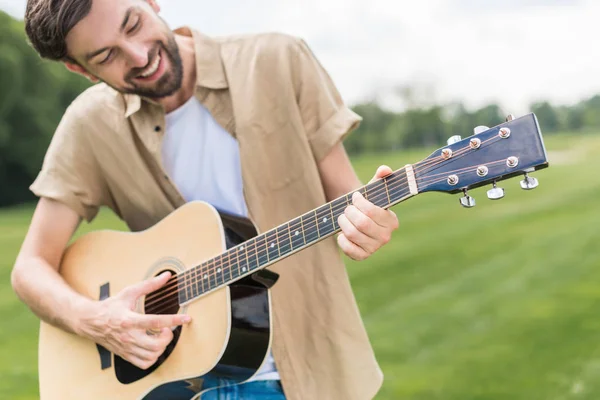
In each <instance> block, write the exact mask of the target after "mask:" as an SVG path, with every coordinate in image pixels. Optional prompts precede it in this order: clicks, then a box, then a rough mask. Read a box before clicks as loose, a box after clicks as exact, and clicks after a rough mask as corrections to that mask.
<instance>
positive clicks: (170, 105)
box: [158, 34, 196, 113]
mask: <svg viewBox="0 0 600 400" xmlns="http://www.w3.org/2000/svg"><path fill="white" fill-rule="evenodd" d="M175 41H176V42H177V46H178V47H179V53H180V55H181V61H182V63H183V79H182V81H181V88H180V89H179V90H178V91H176V92H175V93H173V94H172V95H171V96H168V97H163V98H161V99H160V100H159V101H158V102H159V103H160V104H161V105H162V106H163V107H164V109H165V112H167V113H169V112H171V111H173V110H175V109H177V108H179V107H180V106H182V105H183V104H184V103H185V102H187V101H188V100H189V99H190V98H191V97H192V96H193V95H194V88H195V87H196V51H195V48H194V39H193V38H191V37H187V36H182V35H178V34H175Z"/></svg>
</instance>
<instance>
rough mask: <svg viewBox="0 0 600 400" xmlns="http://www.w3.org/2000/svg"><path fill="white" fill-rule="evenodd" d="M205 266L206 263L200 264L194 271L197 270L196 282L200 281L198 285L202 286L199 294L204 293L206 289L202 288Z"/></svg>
mask: <svg viewBox="0 0 600 400" xmlns="http://www.w3.org/2000/svg"><path fill="white" fill-rule="evenodd" d="M206 264H207V263H202V264H200V267H196V269H197V270H198V280H199V281H200V285H202V292H200V293H204V292H205V291H206V289H205V288H204V278H203V275H204V271H205V269H206Z"/></svg>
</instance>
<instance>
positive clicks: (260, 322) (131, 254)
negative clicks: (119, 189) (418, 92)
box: [39, 202, 277, 400]
mask: <svg viewBox="0 0 600 400" xmlns="http://www.w3.org/2000/svg"><path fill="white" fill-rule="evenodd" d="M255 234H256V230H255V229H254V227H253V225H252V224H251V223H250V222H249V221H247V220H244V219H239V218H233V217H230V216H227V215H226V214H219V213H218V212H217V211H216V210H215V209H214V208H213V207H212V206H210V205H208V204H207V203H204V202H191V203H188V204H186V205H184V206H182V207H180V208H179V209H177V210H176V211H174V212H173V213H172V214H170V215H169V216H167V217H166V218H165V219H163V220H162V221H161V222H159V223H158V224H156V225H155V226H153V227H152V228H150V229H148V230H146V231H143V232H137V233H130V232H116V231H97V232H93V233H89V234H87V235H84V236H82V237H81V238H80V239H78V240H77V241H76V242H74V243H73V244H72V245H71V246H70V247H69V248H68V249H67V250H66V252H65V256H64V258H63V260H62V263H61V267H60V273H61V275H62V276H63V277H64V279H65V280H66V281H67V282H68V284H69V285H71V286H72V287H73V288H74V289H75V290H76V291H78V292H79V293H81V294H83V295H84V296H87V297H89V298H91V299H96V300H99V299H103V298H105V297H107V296H109V295H114V294H116V293H118V292H119V291H121V290H122V289H124V288H125V287H127V286H130V285H132V284H134V283H137V282H140V281H142V280H144V279H147V278H149V277H152V276H156V275H158V274H160V273H161V272H163V271H165V270H169V271H172V272H173V273H179V272H182V271H184V270H186V269H187V268H190V267H192V266H194V265H197V264H199V263H201V262H203V261H205V260H207V259H210V258H211V257H215V256H217V255H218V254H221V253H222V252H223V251H225V250H226V249H227V248H228V247H231V246H234V245H236V244H238V243H240V242H241V241H244V240H247V239H248V238H249V237H252V236H253V235H255ZM276 279H277V274H275V273H273V272H270V271H267V270H262V271H258V272H256V273H254V274H253V275H250V276H248V277H246V278H243V279H241V280H239V281H236V282H234V283H232V284H231V285H229V286H225V287H222V288H220V289H217V290H215V291H213V292H211V293H208V294H206V295H204V296H202V297H200V298H198V299H196V300H195V301H192V302H189V303H188V304H184V305H183V306H181V307H180V306H179V305H175V306H174V309H173V308H171V309H165V310H161V313H168V314H171V313H177V312H179V313H186V314H188V315H190V316H191V317H192V322H191V323H190V324H187V325H185V326H183V327H178V328H176V329H175V330H174V338H173V341H172V342H171V344H170V345H169V346H168V347H167V349H166V350H165V353H164V354H163V355H162V356H161V357H160V358H159V360H158V361H157V362H156V364H155V365H153V366H152V367H150V368H149V369H147V370H141V369H139V368H137V367H135V366H133V365H132V364H130V363H128V362H127V361H125V360H123V359H122V358H120V357H118V356H115V355H113V354H110V353H108V351H107V350H106V349H104V348H102V347H100V346H97V345H96V344H95V343H93V342H92V341H89V340H86V339H83V338H81V337H79V336H77V335H74V334H70V333H67V332H64V331H63V330H60V329H58V328H55V327H53V326H51V325H49V324H46V323H44V322H42V323H41V326H40V337H39V379H40V395H41V399H42V400H46V399H48V400H54V399H60V400H64V399H113V398H123V399H144V400H155V399H162V400H167V399H169V400H170V399H174V400H179V399H182V400H183V399H186V400H187V399H193V398H196V399H197V398H199V397H200V394H201V393H202V392H204V391H206V390H210V389H211V388H214V387H216V386H222V385H224V384H232V383H240V382H243V381H245V380H247V379H249V378H251V377H252V376H253V375H254V374H255V373H256V371H257V370H258V369H259V368H260V366H261V365H262V363H263V362H264V360H265V358H266V355H267V354H268V351H269V347H270V340H271V332H270V330H271V327H270V321H271V318H270V304H269V302H270V296H269V287H270V286H271V285H272V284H274V283H275V281H276ZM143 303H144V298H141V299H140V301H139V304H138V311H140V312H143V310H144V304H143ZM163 311H164V312H163ZM69 382H70V383H69Z"/></svg>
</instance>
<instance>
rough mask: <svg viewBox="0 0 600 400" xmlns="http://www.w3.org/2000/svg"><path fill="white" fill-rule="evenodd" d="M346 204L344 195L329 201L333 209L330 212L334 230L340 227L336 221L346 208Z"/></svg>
mask: <svg viewBox="0 0 600 400" xmlns="http://www.w3.org/2000/svg"><path fill="white" fill-rule="evenodd" d="M347 204H348V202H347V201H346V196H344V197H341V198H339V199H336V200H334V201H333V202H332V203H331V208H332V210H333V211H332V213H333V226H334V228H335V230H338V229H340V225H339V223H338V218H339V217H340V215H342V214H343V213H344V211H345V210H346V205H347Z"/></svg>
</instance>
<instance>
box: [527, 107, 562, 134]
mask: <svg viewBox="0 0 600 400" xmlns="http://www.w3.org/2000/svg"><path fill="white" fill-rule="evenodd" d="M530 109H531V111H532V112H533V113H535V115H536V116H537V118H538V122H539V124H540V128H541V130H542V132H556V131H559V130H561V129H562V126H561V123H560V117H559V113H558V111H557V110H556V109H555V108H554V107H553V106H552V105H551V104H550V103H548V102H547V101H542V102H537V103H533V104H532V105H531V107H530Z"/></svg>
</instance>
